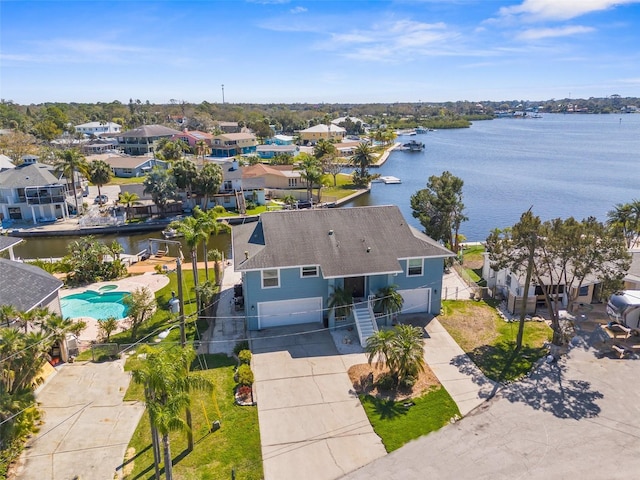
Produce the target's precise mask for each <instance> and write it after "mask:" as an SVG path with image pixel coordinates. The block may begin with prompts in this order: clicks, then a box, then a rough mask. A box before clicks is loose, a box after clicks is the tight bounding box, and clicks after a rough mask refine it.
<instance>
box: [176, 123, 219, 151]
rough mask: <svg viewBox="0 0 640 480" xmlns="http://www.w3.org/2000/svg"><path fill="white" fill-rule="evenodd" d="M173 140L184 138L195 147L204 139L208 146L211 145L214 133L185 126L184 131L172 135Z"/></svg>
mask: <svg viewBox="0 0 640 480" xmlns="http://www.w3.org/2000/svg"><path fill="white" fill-rule="evenodd" d="M171 140H172V141H176V140H182V141H183V142H184V143H186V144H187V145H189V147H191V148H195V147H196V143H198V142H199V141H200V140H203V141H204V142H205V143H206V144H207V145H208V146H211V141H212V140H213V135H211V134H210V133H206V132H201V131H199V130H187V129H186V128H185V129H184V130H183V131H182V132H180V133H178V134H176V135H174V136H173V137H171Z"/></svg>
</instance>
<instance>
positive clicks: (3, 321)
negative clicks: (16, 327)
mask: <svg viewBox="0 0 640 480" xmlns="http://www.w3.org/2000/svg"><path fill="white" fill-rule="evenodd" d="M17 318H18V310H16V308H15V307H14V306H13V305H1V306H0V326H3V327H8V326H9V325H10V324H11V322H12V321H14V320H16V319H17Z"/></svg>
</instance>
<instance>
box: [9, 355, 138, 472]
mask: <svg viewBox="0 0 640 480" xmlns="http://www.w3.org/2000/svg"><path fill="white" fill-rule="evenodd" d="M123 366H124V360H118V361H115V362H105V363H98V364H93V363H74V364H67V365H65V366H63V367H62V368H60V369H59V370H58V373H57V374H56V375H55V376H54V377H53V378H51V379H50V380H49V382H48V383H47V384H46V385H45V386H44V387H43V388H42V390H41V391H40V393H39V394H38V395H37V401H38V403H40V406H41V408H42V410H43V411H44V418H43V420H44V425H43V426H42V428H41V429H40V432H39V433H38V435H37V436H36V437H35V438H34V439H33V440H32V441H31V442H30V443H29V445H28V448H27V449H26V450H25V452H24V454H23V455H22V457H21V459H20V465H19V467H18V470H17V478H18V479H21V480H71V479H72V478H74V477H76V476H78V478H82V479H95V480H113V478H114V474H116V472H117V471H118V472H121V466H122V462H123V458H124V454H125V451H126V448H127V445H128V444H129V440H130V439H131V436H132V435H133V432H134V430H135V428H136V426H137V425H138V421H139V420H140V417H141V416H142V413H143V412H144V405H143V404H142V403H139V402H123V401H122V399H123V397H124V394H125V392H126V390H127V387H128V385H129V378H130V377H129V374H128V373H127V372H124V370H123Z"/></svg>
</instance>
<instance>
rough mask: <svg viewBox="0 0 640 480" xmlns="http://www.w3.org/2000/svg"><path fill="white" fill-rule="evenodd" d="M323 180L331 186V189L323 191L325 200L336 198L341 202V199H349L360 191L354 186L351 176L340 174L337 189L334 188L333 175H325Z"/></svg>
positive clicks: (337, 178) (327, 188)
mask: <svg viewBox="0 0 640 480" xmlns="http://www.w3.org/2000/svg"><path fill="white" fill-rule="evenodd" d="M322 178H323V179H326V180H327V181H328V185H330V186H329V187H326V188H323V189H322V198H323V199H327V198H328V197H334V198H335V199H337V200H340V199H341V198H344V197H347V196H349V195H351V194H353V193H356V192H357V191H358V190H357V189H356V187H355V185H354V184H353V181H352V178H351V175H347V174H344V173H339V174H338V176H337V177H336V186H335V187H334V186H333V175H324V176H323V177H322ZM316 190H317V189H316Z"/></svg>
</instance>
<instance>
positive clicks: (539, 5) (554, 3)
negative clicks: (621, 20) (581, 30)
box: [499, 0, 640, 20]
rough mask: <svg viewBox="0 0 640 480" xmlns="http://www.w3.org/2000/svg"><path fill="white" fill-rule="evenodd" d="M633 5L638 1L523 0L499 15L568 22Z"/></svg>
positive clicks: (501, 10) (638, 0)
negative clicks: (595, 13) (589, 14)
mask: <svg viewBox="0 0 640 480" xmlns="http://www.w3.org/2000/svg"><path fill="white" fill-rule="evenodd" d="M633 3H640V0H524V1H523V2H522V3H521V4H520V5H514V6H511V7H502V8H501V9H500V10H499V13H500V15H501V16H503V17H511V16H517V17H525V18H529V19H531V20H569V19H572V18H576V17H579V16H582V15H585V14H588V13H591V12H599V11H602V10H608V9H611V8H615V7H619V6H622V5H630V4H633Z"/></svg>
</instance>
